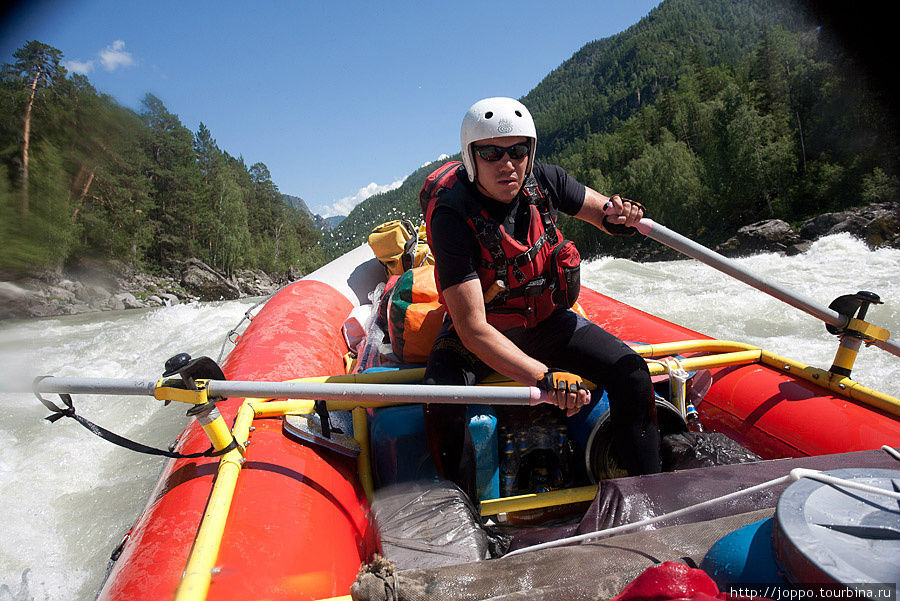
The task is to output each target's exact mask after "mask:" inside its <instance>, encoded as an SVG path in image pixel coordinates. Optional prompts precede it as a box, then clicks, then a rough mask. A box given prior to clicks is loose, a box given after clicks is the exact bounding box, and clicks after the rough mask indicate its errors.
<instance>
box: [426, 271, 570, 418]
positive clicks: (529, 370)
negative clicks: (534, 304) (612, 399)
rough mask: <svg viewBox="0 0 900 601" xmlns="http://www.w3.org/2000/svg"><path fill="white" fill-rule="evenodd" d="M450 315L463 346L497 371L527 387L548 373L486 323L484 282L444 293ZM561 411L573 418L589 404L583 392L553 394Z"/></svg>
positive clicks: (472, 283)
mask: <svg viewBox="0 0 900 601" xmlns="http://www.w3.org/2000/svg"><path fill="white" fill-rule="evenodd" d="M443 293H444V301H445V303H446V305H447V311H448V312H449V313H450V316H451V317H452V318H453V327H454V328H455V329H456V332H457V333H458V334H459V338H460V340H461V341H462V343H463V345H464V346H465V347H466V348H467V349H469V350H470V351H472V352H473V353H475V354H476V355H477V356H478V358H479V359H481V360H482V361H484V362H485V363H486V364H487V365H488V366H489V367H491V368H493V369H494V370H495V371H497V372H499V373H501V374H503V375H504V376H507V377H508V378H512V379H513V380H515V381H516V382H519V383H521V384H525V385H526V386H534V385H535V383H536V382H537V381H538V380H539V379H541V378H542V377H543V376H544V374H545V373H547V369H548V367H547V366H546V365H544V364H543V363H542V362H540V361H538V360H537V359H534V358H533V357H530V356H528V355H527V354H525V353H524V352H522V350H521V349H519V347H517V346H516V345H515V344H513V342H512V341H511V340H510V339H509V338H507V337H506V336H504V335H503V334H502V333H501V332H500V331H499V330H497V328H495V327H494V326H492V325H491V324H489V323H488V321H487V315H486V313H485V308H484V297H483V296H482V290H481V281H480V280H478V279H473V280H466V281H465V282H461V283H459V284H456V285H455V286H451V287H449V288H447V289H446V290H444V291H443ZM551 395H552V396H551V398H555V401H554V402H555V403H556V405H557V406H558V407H560V408H562V409H566V411H567V413H568V414H569V415H573V414H574V413H575V412H576V411H578V409H580V408H581V407H582V406H583V405H585V404H587V394H586V392H585V391H584V390H580V391H578V393H577V394H576V393H568V394H566V393H565V392H552V393H551Z"/></svg>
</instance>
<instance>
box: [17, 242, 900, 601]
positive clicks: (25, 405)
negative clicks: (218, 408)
mask: <svg viewBox="0 0 900 601" xmlns="http://www.w3.org/2000/svg"><path fill="white" fill-rule="evenodd" d="M740 262H741V263H742V264H743V265H744V266H745V267H747V268H748V269H750V270H751V271H753V272H755V273H757V274H759V275H761V276H762V277H764V278H767V279H770V280H772V281H776V282H778V283H779V284H781V285H782V286H784V287H786V288H788V289H789V290H794V291H796V292H798V293H801V294H803V295H804V296H806V297H807V298H810V299H813V300H815V301H817V302H819V303H820V304H822V305H827V304H828V303H830V302H831V300H833V299H834V298H835V297H837V296H839V295H841V294H849V293H854V292H857V291H858V290H870V291H873V292H876V293H878V294H879V295H880V296H881V298H882V300H884V301H885V304H884V305H881V306H877V307H873V308H871V309H870V310H869V314H868V320H869V321H871V322H873V323H875V324H877V325H880V326H881V327H884V328H887V329H888V330H891V331H892V332H895V333H897V332H900V250H892V249H881V250H877V251H874V252H873V251H869V250H868V249H866V247H865V246H864V245H863V244H862V243H860V242H859V241H857V240H855V239H853V238H851V237H849V236H845V235H840V236H831V237H828V238H825V239H823V240H820V241H819V242H817V243H815V244H814V245H813V248H812V249H811V250H810V251H809V252H807V253H805V254H803V255H800V256H796V257H782V256H778V255H774V254H771V255H769V254H766V255H758V256H754V257H749V258H746V259H741V260H740ZM583 278H584V282H585V284H586V285H588V286H590V287H591V288H594V289H596V290H598V291H600V292H603V293H605V294H608V295H610V296H612V297H614V298H617V299H619V300H622V301H624V302H627V303H629V304H632V305H634V306H636V307H638V308H640V309H643V310H645V311H648V312H651V313H655V314H657V315H660V316H661V317H664V318H666V319H669V320H671V321H675V322H678V323H680V324H682V325H685V326H687V327H689V328H692V329H695V330H697V331H700V332H703V333H705V334H709V335H711V336H715V337H717V338H721V339H726V340H739V341H745V342H750V343H753V344H756V345H759V346H761V347H763V348H766V349H768V350H771V351H774V352H776V353H779V354H782V355H785V356H789V357H791V358H794V359H797V360H799V361H802V362H804V363H808V364H810V365H815V366H817V367H823V368H827V367H828V366H830V365H831V360H832V358H833V356H834V352H835V350H836V348H837V341H836V339H835V338H834V337H833V336H830V335H829V334H827V333H826V332H825V328H824V326H823V325H822V324H821V323H820V322H818V321H816V320H815V319H813V318H812V317H809V316H807V315H805V314H803V313H801V312H800V311H798V310H796V309H793V308H791V307H788V306H786V305H783V304H781V303H780V302H778V301H776V300H774V299H771V298H770V297H768V296H766V295H764V294H763V293H761V292H758V291H756V290H753V289H752V288H749V287H747V286H746V285H744V284H741V283H739V282H736V281H734V280H732V279H730V278H728V277H726V276H724V275H722V274H719V273H718V272H716V271H714V270H712V269H711V268H709V267H706V266H704V265H701V264H698V263H696V262H693V261H674V262H667V263H645V264H638V263H633V262H630V261H624V260H620V259H608V258H605V259H598V260H595V261H591V262H588V263H587V264H586V265H585V266H584V271H583ZM254 302H255V301H253V300H247V299H245V300H241V301H233V302H226V303H207V304H192V305H180V306H176V307H168V308H160V309H153V310H147V311H128V312H121V313H117V314H111V313H101V314H93V315H87V316H76V317H61V318H50V319H40V320H24V321H19V322H11V323H6V324H3V325H0V365H2V366H3V367H2V371H0V377H3V378H9V377H10V376H13V375H21V376H25V377H28V378H30V377H33V376H36V375H41V374H53V375H58V376H96V377H124V376H139V377H151V376H153V377H155V376H156V375H158V374H159V373H161V371H162V366H163V363H164V362H165V360H166V359H167V358H169V357H170V356H172V355H174V354H176V353H178V352H182V351H185V352H188V353H190V354H191V355H194V356H199V355H204V354H205V355H209V356H212V357H216V356H217V355H218V353H219V348H220V346H221V344H222V341H223V339H224V335H225V333H226V332H227V331H228V330H229V329H230V328H231V327H233V326H234V325H235V324H237V322H238V321H239V320H240V319H241V316H242V315H243V313H244V311H246V310H247V309H248V308H249V307H250V306H252V305H253V304H254ZM854 378H855V379H857V380H859V381H860V382H862V383H864V384H867V385H868V386H871V387H874V388H878V389H880V390H883V391H884V392H888V393H890V394H892V395H894V396H900V359H898V358H897V357H893V356H892V355H889V354H888V353H885V352H884V351H881V350H880V349H876V348H869V349H864V350H863V351H862V353H861V354H860V357H859V359H858V360H857V364H856V368H855V369H854ZM53 400H54V401H57V399H55V398H54V399H53ZM75 404H76V408H77V409H78V412H79V413H81V414H83V415H85V416H86V417H87V418H88V419H91V420H92V421H94V422H96V423H98V424H100V425H103V426H105V427H107V428H109V429H111V430H113V431H115V432H117V433H120V434H122V435H124V436H127V437H129V438H133V439H136V440H139V441H141V442H145V443H147V444H152V445H156V446H160V447H165V446H166V445H168V444H169V443H170V442H171V441H172V440H173V439H174V438H175V436H176V435H177V434H178V432H180V431H181V429H182V428H183V426H184V425H185V424H186V423H187V420H186V418H185V417H184V411H183V410H179V409H177V408H175V407H174V406H169V407H166V408H163V407H162V405H161V404H160V403H158V402H156V401H153V400H149V399H142V398H140V397H132V398H125V399H110V398H103V399H101V398H98V397H91V396H79V397H76V398H75ZM0 408H2V414H0V415H2V417H3V419H2V420H0V516H3V523H4V526H5V527H4V531H3V534H2V536H0V601H12V600H15V601H30V600H31V599H38V600H47V601H57V600H58V601H69V600H71V599H91V598H93V597H94V595H95V594H96V591H97V589H98V588H99V586H100V584H101V582H102V580H103V576H104V574H105V571H106V565H107V559H108V557H109V553H110V552H111V551H112V549H113V548H114V547H115V546H116V544H118V542H119V540H120V539H121V537H122V535H123V534H124V533H125V532H126V531H127V530H128V528H129V527H130V526H131V524H132V523H133V521H134V520H135V518H136V517H137V515H138V513H139V512H140V511H141V509H142V508H143V506H144V503H145V502H146V499H147V496H148V495H149V493H150V490H151V488H152V486H153V483H154V482H155V480H156V477H157V474H158V472H159V469H160V467H161V466H162V462H163V460H162V459H159V458H154V457H148V456H145V455H138V454H135V453H132V452H130V451H126V450H124V449H120V448H119V447H115V446H113V445H110V444H109V443H106V442H104V441H102V440H100V439H98V438H96V437H94V436H92V435H90V434H89V433H88V432H87V431H86V430H85V429H84V428H82V427H81V426H80V425H78V424H77V423H75V422H74V421H72V420H61V421H59V422H57V423H55V424H49V423H48V422H46V421H44V420H43V417H44V416H45V415H47V414H48V411H47V410H46V409H45V408H44V407H43V406H42V405H41V404H40V403H39V402H38V401H37V400H36V399H34V398H33V397H31V396H29V395H10V394H3V395H0ZM894 442H895V443H897V442H898V441H894Z"/></svg>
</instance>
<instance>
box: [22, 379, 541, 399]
mask: <svg viewBox="0 0 900 601" xmlns="http://www.w3.org/2000/svg"><path fill="white" fill-rule="evenodd" d="M156 384H157V380H138V379H115V378H57V377H47V378H43V379H41V380H38V381H37V382H36V383H35V385H34V389H35V391H36V392H41V393H69V394H109V395H147V396H153V394H154V390H155V389H156ZM206 390H207V393H208V395H209V396H210V397H217V396H220V397H229V398H234V397H243V398H246V397H250V398H261V399H314V400H322V401H374V402H384V403H449V404H469V403H471V404H485V405H536V404H538V403H542V402H547V394H546V393H545V392H543V391H541V390H539V389H538V388H536V387H533V386H531V387H525V386H422V385H413V384H351V383H333V382H247V381H230V380H209V381H207V385H206Z"/></svg>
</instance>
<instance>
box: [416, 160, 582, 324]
mask: <svg viewBox="0 0 900 601" xmlns="http://www.w3.org/2000/svg"><path fill="white" fill-rule="evenodd" d="M461 169H462V166H461V164H460V163H459V162H458V161H452V162H449V163H445V164H444V165H442V166H441V167H439V168H438V169H436V170H435V171H434V172H433V173H432V174H431V175H429V176H428V178H427V179H426V180H425V184H424V185H423V186H422V191H421V192H420V193H419V204H420V206H421V208H422V214H423V215H424V217H425V229H426V235H427V238H428V243H429V245H431V216H432V214H433V212H434V209H435V208H436V207H438V206H448V207H451V208H453V209H454V210H456V211H457V212H459V213H460V215H462V216H463V218H464V219H465V220H466V223H467V224H468V225H469V227H471V228H472V230H473V231H474V232H475V238H476V240H477V241H478V245H479V247H480V249H481V257H480V259H481V260H480V263H479V264H478V266H477V267H476V271H477V273H478V278H479V280H480V281H481V288H482V290H483V291H485V292H486V293H487V292H488V291H490V290H492V287H493V290H496V289H497V286H495V283H497V282H500V283H502V288H501V289H500V290H499V292H497V294H496V296H494V297H493V298H492V299H490V300H488V301H486V302H485V309H486V311H487V320H488V323H490V324H491V325H493V326H494V327H496V328H497V329H498V330H500V331H504V330H508V329H511V328H514V327H519V326H526V327H528V326H533V325H534V324H536V323H538V322H540V321H542V320H543V319H545V318H546V317H548V316H549V315H550V314H551V313H552V312H553V311H554V310H555V309H556V308H557V307H559V306H565V307H571V306H572V304H573V303H574V302H575V300H576V299H577V297H578V289H579V267H578V266H579V264H580V262H581V257H580V256H579V255H578V250H577V249H576V248H575V245H574V244H572V242H570V241H565V240H564V239H563V236H562V232H560V231H559V229H558V228H557V226H556V220H555V219H554V216H553V213H552V212H551V208H550V201H549V199H548V198H547V197H546V195H545V194H544V193H543V191H542V190H541V189H540V186H538V184H537V180H535V179H534V176H531V177H529V178H528V181H526V183H525V186H524V187H523V188H522V193H521V194H522V197H521V199H520V202H527V203H528V205H529V219H530V222H529V226H528V237H527V239H526V240H525V241H524V242H520V241H518V240H516V239H515V238H514V237H513V236H511V235H510V234H508V233H507V232H506V230H505V228H504V227H503V226H502V225H501V224H500V223H498V222H497V221H496V220H495V219H493V218H492V217H491V216H490V215H489V214H488V212H487V211H486V210H485V209H484V208H483V207H482V206H481V205H480V204H479V203H478V201H477V200H476V199H475V198H473V197H472V195H471V194H470V193H469V192H468V190H466V189H465V185H464V184H463V183H461V182H459V179H460V170H461ZM451 191H452V192H451ZM438 293H439V298H440V300H441V302H443V301H444V297H443V292H442V291H441V288H440V284H439V283H438Z"/></svg>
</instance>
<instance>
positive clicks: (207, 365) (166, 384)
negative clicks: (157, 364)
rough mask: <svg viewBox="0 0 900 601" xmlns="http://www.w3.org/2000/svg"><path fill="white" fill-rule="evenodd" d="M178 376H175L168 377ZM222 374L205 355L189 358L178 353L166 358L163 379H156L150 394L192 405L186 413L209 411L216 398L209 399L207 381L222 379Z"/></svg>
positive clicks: (167, 401)
mask: <svg viewBox="0 0 900 601" xmlns="http://www.w3.org/2000/svg"><path fill="white" fill-rule="evenodd" d="M175 375H178V376H179V378H173V377H172V376H175ZM224 379H225V374H224V372H222V368H221V367H219V364H218V363H216V362H215V361H213V360H212V359H210V358H209V357H205V356H204V357H197V358H196V359H192V358H191V356H190V355H189V354H187V353H179V354H177V355H175V356H174V357H171V358H170V359H169V360H168V361H166V365H165V371H164V372H163V379H160V380H159V382H158V383H157V385H156V389H155V390H154V391H153V396H154V397H155V398H156V399H157V400H160V401H165V404H166V405H168V404H169V403H170V402H171V401H179V402H182V403H189V404H191V405H194V407H191V408H190V409H189V410H188V415H189V416H196V415H199V414H202V413H204V412H207V411H210V410H211V409H213V408H214V407H215V403H216V401H220V400H222V399H221V398H220V397H213V398H210V397H209V396H208V391H207V381H208V380H224Z"/></svg>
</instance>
